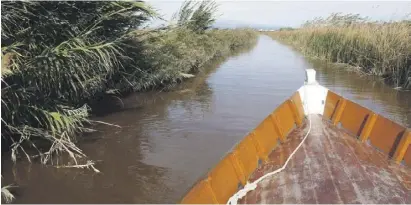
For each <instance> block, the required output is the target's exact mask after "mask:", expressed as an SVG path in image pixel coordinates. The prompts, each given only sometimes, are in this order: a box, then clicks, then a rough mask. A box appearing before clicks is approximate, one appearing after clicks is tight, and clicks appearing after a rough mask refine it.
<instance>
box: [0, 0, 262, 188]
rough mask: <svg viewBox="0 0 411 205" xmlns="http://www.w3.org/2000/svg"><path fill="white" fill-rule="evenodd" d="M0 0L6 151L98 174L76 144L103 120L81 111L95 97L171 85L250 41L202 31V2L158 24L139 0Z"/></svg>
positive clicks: (205, 14) (207, 13)
mask: <svg viewBox="0 0 411 205" xmlns="http://www.w3.org/2000/svg"><path fill="white" fill-rule="evenodd" d="M1 6H2V25H1V26H2V34H1V35H2V37H1V38H2V45H1V47H2V68H1V75H2V87H1V95H2V96H1V99H2V104H1V106H2V113H1V114H2V116H1V117H2V133H1V134H2V141H3V144H2V145H3V146H4V145H7V147H6V148H8V150H9V151H8V152H7V155H8V154H10V155H9V156H11V158H12V159H13V160H14V161H16V160H17V159H19V158H26V159H27V160H29V161H33V160H35V161H38V162H40V163H43V164H48V165H54V166H62V165H64V166H66V167H80V168H91V169H93V170H94V171H97V172H98V170H97V169H95V168H94V163H93V161H89V160H87V158H86V154H85V153H83V152H82V150H81V149H79V148H78V147H77V145H76V142H78V140H80V139H81V138H82V137H85V136H84V135H82V133H84V132H91V131H93V130H92V129H89V128H90V125H91V124H93V123H104V122H96V121H93V120H90V119H89V116H90V113H91V112H92V108H91V107H90V106H89V105H90V104H93V103H95V102H96V101H97V100H98V99H99V96H102V95H114V96H118V95H120V94H123V95H124V94H125V93H129V92H137V91H144V90H147V89H160V88H161V89H163V88H166V87H170V86H172V85H175V84H176V83H179V82H181V81H183V80H184V78H188V77H192V76H193V74H195V73H197V72H199V71H201V68H202V66H203V65H204V64H205V63H207V62H209V61H211V60H213V59H214V58H216V57H221V56H228V55H230V54H231V53H233V52H235V51H236V50H239V49H242V48H244V47H249V46H250V45H253V44H254V43H255V42H256V39H257V34H256V32H254V31H251V30H211V29H210V25H211V24H212V23H213V22H214V14H213V12H215V9H216V5H215V4H214V3H213V2H210V1H203V2H196V3H194V2H185V4H184V5H183V7H182V8H181V10H180V11H179V12H177V14H176V17H175V20H177V23H174V24H169V25H167V26H165V27H162V28H158V29H148V28H144V29H142V25H143V24H144V23H146V22H148V21H149V20H150V19H153V18H157V14H156V13H155V12H154V11H153V9H152V8H150V7H149V6H148V5H147V4H146V3H144V2H139V1H133V2H130V1H127V2H126V1H120V2H108V1H100V2H98V1H97V2H81V1H72V2H51V1H49V2H47V1H43V2H2V5H1ZM2 150H3V155H4V150H5V149H2ZM60 156H65V157H63V158H62V157H60ZM63 159H66V160H63ZM62 160H63V161H62ZM2 193H3V192H2ZM4 193H6V192H4Z"/></svg>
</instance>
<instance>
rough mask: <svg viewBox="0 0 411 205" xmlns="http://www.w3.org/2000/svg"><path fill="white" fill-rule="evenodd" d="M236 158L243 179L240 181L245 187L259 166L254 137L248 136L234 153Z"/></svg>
mask: <svg viewBox="0 0 411 205" xmlns="http://www.w3.org/2000/svg"><path fill="white" fill-rule="evenodd" d="M233 153H234V155H235V156H236V159H237V163H238V164H239V166H240V170H241V173H242V175H241V178H240V181H241V183H242V184H243V185H245V184H246V182H247V180H248V179H249V177H250V176H251V174H252V173H253V172H254V170H255V169H256V168H257V166H258V153H257V149H256V148H255V145H254V141H253V139H252V135H251V134H250V135H248V136H246V137H245V138H244V139H243V140H242V141H241V142H240V143H239V144H238V145H237V146H236V147H235V148H234V151H233Z"/></svg>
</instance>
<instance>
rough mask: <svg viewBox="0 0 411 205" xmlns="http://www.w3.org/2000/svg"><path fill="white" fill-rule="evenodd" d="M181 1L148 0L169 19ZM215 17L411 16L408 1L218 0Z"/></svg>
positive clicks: (257, 21)
mask: <svg viewBox="0 0 411 205" xmlns="http://www.w3.org/2000/svg"><path fill="white" fill-rule="evenodd" d="M182 2H183V1H181V0H149V1H148V3H149V4H151V5H152V6H153V7H154V8H155V9H157V10H158V12H159V13H160V14H162V15H163V16H164V18H165V19H170V18H171V16H172V14H173V13H174V12H176V11H177V10H178V9H179V8H180V6H181V3H182ZM217 3H218V5H219V9H218V14H219V17H218V21H217V22H219V23H224V24H240V25H245V24H246V25H264V26H280V27H283V26H290V27H298V26H300V25H301V24H303V23H304V22H305V21H306V20H311V19H313V18H315V17H318V16H320V17H327V16H329V15H330V14H331V13H334V12H342V13H344V14H346V13H354V14H357V13H358V14H360V15H361V16H364V17H365V16H367V17H369V18H370V19H372V20H384V21H391V20H402V19H404V18H406V17H407V16H408V18H410V17H411V16H410V15H409V14H411V1H396V2H394V1H384V2H378V1H273V0H272V1H268V0H265V1H261V0H260V1H250V0H217Z"/></svg>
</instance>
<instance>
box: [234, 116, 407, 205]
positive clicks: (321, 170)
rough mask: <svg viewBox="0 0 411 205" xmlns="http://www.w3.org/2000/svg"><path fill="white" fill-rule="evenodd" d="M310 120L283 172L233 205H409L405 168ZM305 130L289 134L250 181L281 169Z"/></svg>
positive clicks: (317, 119) (317, 120) (321, 122)
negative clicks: (336, 204) (356, 204)
mask: <svg viewBox="0 0 411 205" xmlns="http://www.w3.org/2000/svg"><path fill="white" fill-rule="evenodd" d="M311 121H312V129H311V133H310V134H309V136H308V138H307V140H306V141H305V142H304V144H303V146H302V147H301V148H300V149H299V150H298V152H297V153H296V154H295V155H294V157H293V159H292V160H291V161H290V162H289V164H288V166H287V168H286V169H285V170H284V171H282V172H280V173H278V174H277V175H275V176H273V177H271V178H269V179H266V180H263V181H262V182H260V183H259V184H258V186H257V189H256V190H254V191H252V192H249V193H248V194H247V195H246V196H245V197H244V198H243V199H241V200H240V201H239V203H247V204H255V203H308V204H316V203H408V204H410V203H411V168H410V167H405V166H403V165H397V164H395V163H394V162H392V161H390V160H389V159H388V158H387V155H385V154H383V153H381V152H379V151H378V150H377V149H375V148H374V147H372V145H370V144H367V143H361V142H360V141H358V140H357V139H355V138H354V137H353V136H351V135H349V134H347V133H346V132H345V131H344V130H342V129H340V128H337V127H335V126H332V125H331V124H330V123H328V122H326V121H325V120H323V119H322V118H321V116H311ZM307 130H308V125H307V124H304V125H303V126H302V127H301V128H298V129H296V130H294V131H292V133H291V134H290V135H289V136H288V138H287V139H288V140H287V141H286V142H285V143H283V144H281V145H280V146H278V147H277V148H276V149H275V150H274V151H273V152H272V153H271V154H270V156H269V162H267V163H265V164H263V165H261V167H259V168H258V169H257V170H256V171H255V172H254V173H253V175H252V176H251V181H253V180H255V179H257V178H259V177H261V176H262V175H264V174H266V173H269V172H271V171H274V170H276V169H278V168H279V167H281V166H282V164H283V163H284V162H285V160H286V159H287V157H288V156H289V154H290V153H291V152H292V151H293V150H294V149H295V148H296V147H297V146H298V144H299V143H300V142H301V140H302V138H303V137H304V136H305V134H306V132H307Z"/></svg>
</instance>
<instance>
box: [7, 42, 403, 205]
mask: <svg viewBox="0 0 411 205" xmlns="http://www.w3.org/2000/svg"><path fill="white" fill-rule="evenodd" d="M216 64H218V65H210V68H209V69H208V70H209V71H210V72H209V73H206V74H203V75H200V76H199V77H197V78H195V79H192V80H190V81H189V82H187V83H184V85H182V86H179V89H177V90H176V91H172V92H161V93H159V92H148V93H140V94H134V95H132V96H129V97H127V98H125V99H123V103H124V109H122V110H120V111H118V112H113V113H111V114H107V115H105V116H101V117H97V118H96V120H101V121H105V122H108V123H113V124H117V125H120V126H121V127H122V128H115V127H109V126H98V130H99V131H98V132H96V133H94V134H92V135H91V136H88V138H87V140H84V141H82V142H81V143H80V144H79V146H80V147H81V149H83V150H84V152H85V153H86V154H87V155H88V156H89V157H90V158H91V159H93V160H95V161H98V163H97V165H96V167H97V168H98V169H99V170H100V171H101V172H102V173H100V174H95V173H93V172H92V171H90V170H87V169H85V170H82V169H56V168H53V167H45V166H41V165H39V164H36V163H34V164H29V163H27V162H25V161H20V162H18V163H17V164H16V165H14V166H12V165H11V162H10V160H8V159H4V160H2V165H3V166H2V175H3V180H2V184H3V185H4V184H9V183H13V184H14V185H17V186H18V187H17V188H13V189H12V191H14V193H15V195H16V198H17V199H16V200H15V201H14V202H15V203H177V202H178V201H179V200H180V198H181V197H182V196H183V195H184V193H185V192H186V191H187V190H188V189H189V188H190V187H191V186H192V185H193V183H194V182H195V181H196V180H197V179H198V178H199V177H200V176H202V175H204V174H205V173H206V172H207V171H208V170H209V169H210V168H211V167H213V165H215V164H216V163H217V162H218V161H219V159H220V158H221V157H222V156H224V154H225V153H226V152H227V151H228V150H230V149H231V148H232V147H233V145H234V144H236V143H237V142H238V141H239V140H241V139H242V137H243V136H244V135H245V134H246V133H247V132H248V131H250V130H251V129H253V128H254V127H256V125H258V123H259V122H260V121H261V120H263V119H264V117H265V116H266V115H267V114H269V113H270V112H271V111H273V110H274V109H275V108H276V107H277V106H278V105H280V104H281V103H282V102H283V101H284V100H285V99H287V98H288V97H289V96H290V95H291V94H292V93H293V92H294V91H295V90H297V89H298V88H299V87H300V86H301V85H302V84H303V81H304V70H305V69H307V68H314V69H316V70H317V79H318V81H319V82H320V83H321V84H322V85H324V86H326V87H328V88H329V89H331V90H333V91H335V92H337V93H340V94H342V95H344V96H345V97H346V98H349V99H351V100H354V101H355V102H358V103H360V104H362V105H364V106H366V107H368V108H370V109H373V110H374V111H376V112H378V113H381V114H383V115H385V116H386V117H388V118H391V119H393V120H395V121H397V122H399V123H401V124H403V125H405V126H408V127H411V92H403V91H397V90H393V89H391V88H389V87H387V86H385V85H384V84H382V83H381V82H379V81H377V80H374V79H372V78H371V77H362V76H359V75H358V74H356V73H354V72H348V71H347V70H346V69H344V68H341V66H335V65H332V64H327V63H324V62H321V61H313V60H310V61H308V60H306V59H304V57H303V56H301V55H300V54H299V53H297V52H295V51H293V50H292V49H290V48H289V47H287V46H285V45H282V44H280V43H278V42H276V41H273V40H271V38H269V37H267V36H261V37H260V38H259V40H258V43H257V45H256V46H255V47H254V48H253V49H252V50H250V51H248V52H245V53H242V54H240V55H237V56H234V57H231V58H229V59H227V60H226V61H224V62H221V63H220V62H216ZM107 109H109V108H107Z"/></svg>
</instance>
